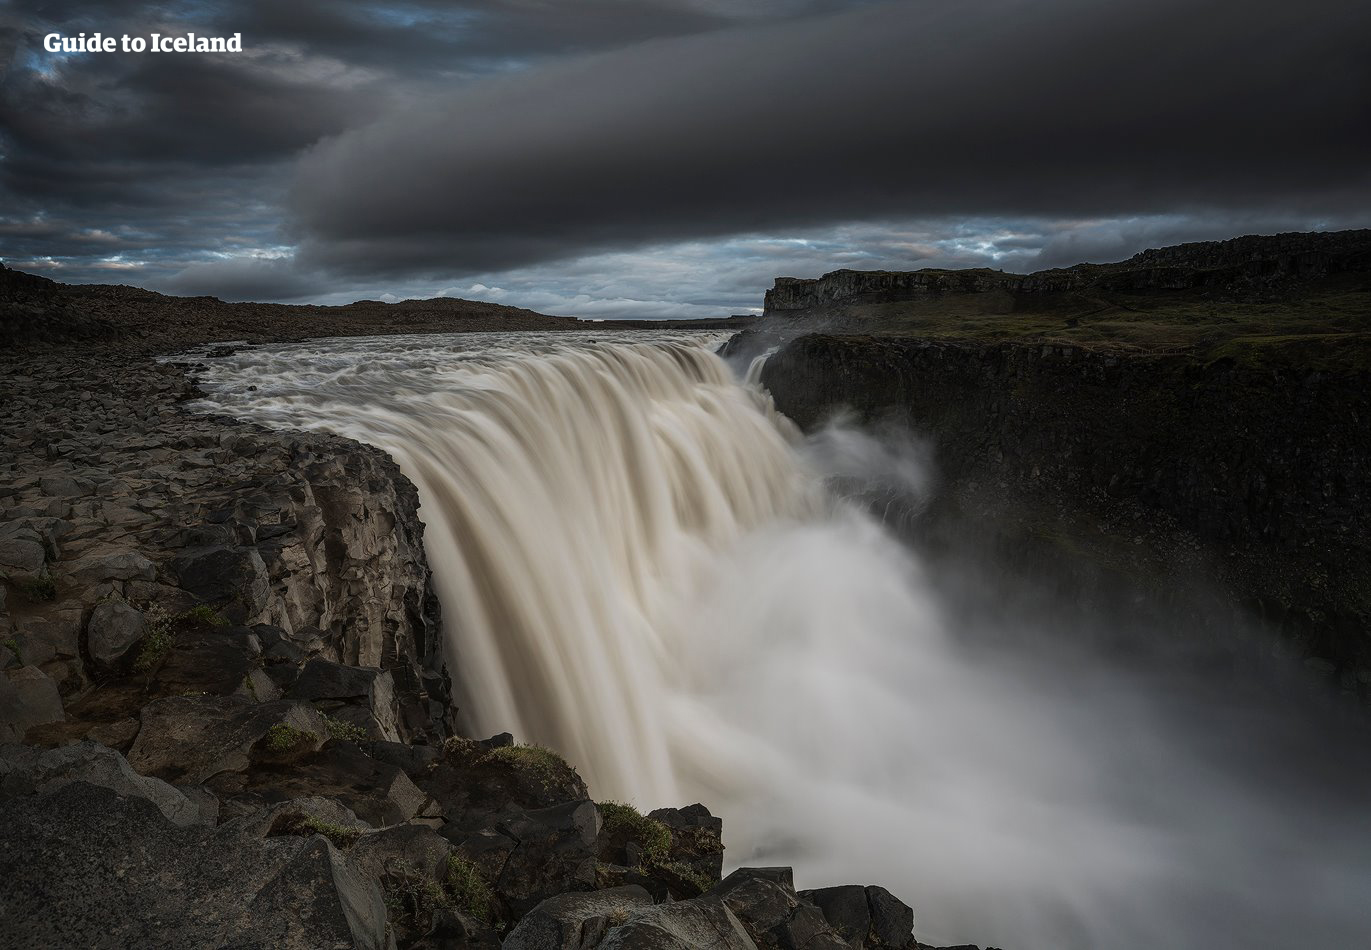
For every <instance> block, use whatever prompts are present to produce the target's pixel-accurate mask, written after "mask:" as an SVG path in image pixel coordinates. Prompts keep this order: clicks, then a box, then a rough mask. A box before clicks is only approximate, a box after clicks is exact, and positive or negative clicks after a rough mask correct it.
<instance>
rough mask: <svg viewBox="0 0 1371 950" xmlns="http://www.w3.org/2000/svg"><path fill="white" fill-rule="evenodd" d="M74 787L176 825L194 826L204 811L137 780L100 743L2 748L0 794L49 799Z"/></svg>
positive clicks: (154, 782)
mask: <svg viewBox="0 0 1371 950" xmlns="http://www.w3.org/2000/svg"><path fill="white" fill-rule="evenodd" d="M71 782H88V783H90V784H91V785H99V786H100V787H102V788H108V789H111V790H112V791H114V792H117V793H118V794H120V795H132V796H135V797H137V798H142V799H145V800H147V801H149V802H151V803H152V804H153V805H154V806H155V807H156V808H157V810H158V811H160V812H161V813H162V814H163V815H165V816H166V817H167V820H168V821H170V822H171V823H172V824H174V825H182V826H185V825H193V824H197V823H199V822H200V820H201V814H200V809H199V807H198V806H197V805H195V804H194V803H192V802H191V801H190V800H189V799H188V798H187V797H186V796H185V795H184V794H182V793H181V792H179V791H177V790H176V789H175V788H173V787H172V786H170V785H168V784H167V783H166V782H163V781H161V780H159V779H155V778H149V777H147V776H144V775H139V774H138V773H137V772H135V771H134V770H133V769H132V768H130V767H129V763H128V761H127V760H126V759H125V758H124V757H123V756H122V755H120V754H119V753H118V752H115V751H114V750H113V749H108V748H106V747H105V746H103V745H100V744H99V743H97V742H78V743H76V744H74V745H68V746H63V747H62V748H60V749H34V748H31V747H28V746H21V745H7V746H0V793H3V794H5V795H11V796H12V795H18V794H32V793H35V792H36V793H39V794H42V793H47V792H51V791H55V790H56V789H59V788H61V787H62V786H64V785H68V784H70V783H71Z"/></svg>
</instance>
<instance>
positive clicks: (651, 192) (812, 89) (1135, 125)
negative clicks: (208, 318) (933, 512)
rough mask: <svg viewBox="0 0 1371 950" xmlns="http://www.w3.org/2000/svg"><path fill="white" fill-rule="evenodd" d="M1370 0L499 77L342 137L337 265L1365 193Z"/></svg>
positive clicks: (1172, 4) (951, 1) (946, 32)
mask: <svg viewBox="0 0 1371 950" xmlns="http://www.w3.org/2000/svg"><path fill="white" fill-rule="evenodd" d="M1368 114H1371V7H1368V6H1367V5H1366V4H1359V3H1351V2H1337V0H1313V2H1309V3H1303V4H1298V5H1295V4H1273V3H1268V2H1257V3H1252V2H1232V0H1211V2H1205V3H1195V2H1193V0H1120V2H1111V3H1099V2H1096V0H1052V2H1034V3H1029V2H1023V0H981V2H975V3H970V2H966V0H926V2H909V3H896V4H886V5H881V6H875V7H869V8H860V9H856V10H851V11H847V12H844V13H841V14H838V15H834V16H830V17H818V18H809V19H801V20H797V21H793V22H785V23H781V24H779V25H775V26H746V27H734V28H732V29H727V30H718V31H714V32H710V33H706V34H703V35H696V36H688V37H684V38H676V39H670V40H663V41H657V42H652V43H645V44H638V45H635V46H632V47H629V48H626V49H623V50H619V51H613V52H608V53H603V54H598V55H594V56H589V57H582V58H580V59H576V60H570V61H562V62H557V63H553V64H550V65H547V66H545V67H544V68H541V69H538V70H536V71H529V72H528V73H526V74H522V75H516V76H511V77H504V78H499V79H492V80H487V81H485V82H483V83H481V84H479V85H476V86H471V87H468V88H465V89H463V90H460V91H458V92H457V93H456V94H454V95H451V96H448V97H446V98H444V99H442V100H440V101H438V102H435V103H430V104H428V105H427V106H424V107H419V108H415V109H412V110H408V111H405V112H403V113H401V114H398V115H394V116H390V117H387V118H385V119H382V120H381V121H379V122H377V123H376V124H374V125H371V126H369V127H365V128H361V129H356V130H353V131H350V132H347V133H345V134H343V135H342V136H341V137H339V138H337V139H335V140H331V141H329V142H326V143H325V144H323V145H322V146H320V147H318V148H317V149H316V150H315V151H314V152H312V153H311V154H309V155H308V156H307V157H306V158H305V159H304V161H303V162H302V165H301V168H300V175H299V178H298V181H297V184H296V188H295V191H294V197H293V209H294V211H295V214H296V216H297V224H298V228H299V234H300V236H301V238H302V242H303V243H302V253H303V255H304V256H305V257H306V258H307V259H308V260H309V261H310V262H312V263H315V264H319V263H322V264H328V265H331V266H335V267H340V268H345V269H348V270H350V271H367V272H372V273H394V274H401V273H426V272H427V273H432V272H436V271H441V270H445V271H447V272H471V271H477V270H484V269H496V268H501V267H509V266H515V265H522V264H526V263H530V262H534V261H539V260H549V259H555V258H557V257H561V256H566V255H570V254H577V253H583V252H584V251H585V250H586V249H587V248H593V247H601V248H612V247H623V246H630V245H633V244H637V243H642V242H661V241H667V240H672V239H681V238H689V237H692V236H702V235H723V234H729V233H737V232H745V231H757V230H761V229H766V228H781V227H787V226H797V225H804V224H815V223H820V222H836V221H845V220H860V219H862V218H869V217H873V216H879V217H883V218H886V219H889V218H893V217H897V216H901V215H904V216H915V215H917V216H924V217H932V216H939V215H948V216H951V215H968V216H969V215H982V216H985V215H1000V216H1013V215H1017V216H1031V215H1037V216H1044V215H1055V216H1059V217H1060V216H1067V215H1078V216H1099V215H1124V216H1135V215H1141V214H1147V213H1159V212H1173V211H1185V210H1196V209H1213V210H1214V211H1215V214H1216V217H1220V218H1221V217H1222V215H1223V214H1224V213H1225V211H1226V210H1227V209H1248V208H1252V207H1256V208H1262V209H1268V210H1275V211H1278V212H1281V213H1287V214H1303V215H1306V216H1319V215H1336V214H1342V213H1346V212H1347V211H1348V210H1349V209H1355V210H1356V211H1357V212H1365V210H1366V208H1367V205H1368V194H1369V193H1371V191H1369V189H1371V163H1368V161H1367V158H1368V154H1371V153H1369V152H1368V145H1371V132H1369V131H1368V129H1369V128H1371V126H1369V125H1368V123H1367V120H1366V116H1367V115H1368Z"/></svg>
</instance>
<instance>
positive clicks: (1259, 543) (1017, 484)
mask: <svg viewBox="0 0 1371 950" xmlns="http://www.w3.org/2000/svg"><path fill="white" fill-rule="evenodd" d="M762 383H763V385H765V386H766V387H767V388H768V389H769V390H770V391H771V393H772V395H773V397H774V398H775V400H776V404H777V406H778V408H780V409H781V410H782V411H783V412H785V413H786V414H787V415H789V416H790V417H791V418H792V419H794V420H795V421H796V422H797V423H799V424H800V425H801V426H803V427H805V428H813V427H815V426H817V425H818V424H820V423H821V422H822V421H823V420H824V419H825V417H827V416H828V415H830V414H832V413H834V412H836V411H838V410H840V409H844V408H846V409H850V410H852V411H855V412H856V413H857V414H858V415H859V416H860V417H861V418H862V419H863V420H865V421H867V422H878V421H893V422H895V423H898V424H900V425H902V426H907V427H908V428H909V429H911V430H913V431H914V432H916V433H920V434H924V435H927V436H930V437H931V438H932V439H933V441H934V442H935V444H936V457H937V461H938V464H939V466H940V468H941V470H942V472H943V474H944V476H945V479H946V482H947V485H948V488H949V490H950V491H951V492H952V493H954V494H956V495H958V496H960V497H961V498H962V499H963V500H964V501H966V502H967V503H968V504H969V505H971V506H972V507H976V508H979V509H980V510H982V511H985V512H994V517H996V518H999V519H1003V521H1002V524H1003V525H1008V524H1011V523H1014V522H1018V523H1020V524H1024V523H1029V522H1031V523H1032V525H1031V526H1030V527H1029V529H1028V530H1029V531H1030V532H1037V533H1040V534H1042V535H1043V536H1045V537H1050V538H1056V539H1058V540H1061V539H1064V538H1065V539H1069V541H1070V543H1071V544H1072V545H1073V546H1077V547H1079V546H1080V545H1082V544H1084V545H1086V546H1087V547H1088V546H1090V545H1092V544H1096V543H1097V542H1098V543H1100V544H1107V545H1110V546H1111V547H1113V548H1114V550H1112V551H1111V552H1110V556H1116V557H1119V558H1121V559H1122V560H1123V561H1125V562H1128V561H1132V562H1134V567H1138V568H1141V566H1142V565H1144V564H1147V563H1149V562H1150V563H1151V566H1152V568H1155V569H1160V570H1162V571H1163V572H1170V571H1181V572H1184V571H1188V570H1190V569H1191V568H1192V567H1194V566H1196V565H1199V566H1200V567H1201V568H1202V569H1203V570H1205V571H1208V572H1210V573H1211V574H1212V575H1213V577H1214V580H1215V581H1216V582H1217V583H1218V584H1220V585H1221V586H1223V587H1224V588H1226V589H1227V590H1228V591H1230V592H1231V594H1232V595H1233V596H1234V597H1235V598H1236V599H1237V601H1238V602H1240V603H1241V605H1242V606H1244V607H1245V608H1249V609H1250V610H1252V611H1254V612H1255V613H1256V614H1257V615H1258V616H1260V617H1262V618H1263V619H1264V620H1265V621H1266V622H1267V623H1269V624H1271V625H1273V626H1275V627H1277V628H1280V629H1281V630H1282V631H1283V632H1284V633H1285V635H1286V637H1287V639H1288V640H1289V641H1291V642H1294V643H1297V644H1299V645H1300V648H1301V649H1302V651H1303V652H1304V653H1305V654H1306V655H1307V656H1308V657H1310V658H1311V659H1312V660H1313V661H1314V664H1315V665H1317V666H1324V665H1325V664H1326V667H1327V669H1328V670H1329V671H1336V672H1337V673H1338V674H1339V675H1340V676H1341V681H1342V683H1343V685H1344V686H1345V687H1347V688H1356V689H1362V690H1364V689H1365V686H1366V680H1367V679H1368V677H1367V675H1366V671H1367V670H1368V669H1371V642H1369V641H1368V637H1367V631H1368V629H1369V624H1371V570H1369V569H1368V563H1371V562H1368V558H1367V554H1368V549H1369V548H1371V535H1368V523H1367V518H1366V506H1367V502H1368V497H1367V495H1368V488H1367V483H1366V478H1365V472H1366V471H1367V465H1368V462H1371V434H1369V433H1368V431H1367V429H1366V420H1367V418H1368V411H1371V395H1369V394H1371V378H1368V377H1367V375H1366V374H1353V375H1330V374H1328V373H1324V372H1320V371H1317V370H1304V371H1300V370H1286V371H1275V370H1270V369H1262V368H1255V367H1250V366H1245V365H1242V364H1238V363H1235V362H1233V361H1219V362H1216V363H1213V364H1209V365H1201V364H1197V363H1195V362H1193V361H1191V360H1189V359H1188V358H1187V357H1185V356H1184V355H1145V354H1138V353H1126V352H1124V353H1121V352H1110V351H1107V350H1099V349H1092V348H1086V347H1075V346H1064V345H1042V344H1039V345H1029V344H1019V343H994V344H980V343H950V342H935V341H920V340H912V339H899V338H881V337H859V336H841V337H840V336H831V335H820V334H811V335H806V336H802V337H799V338H798V339H795V340H793V341H792V342H790V343H789V344H788V345H786V346H784V347H783V348H782V349H781V350H780V352H779V353H777V354H776V355H775V356H773V357H772V358H771V359H770V361H769V362H768V363H767V364H766V366H765V368H764V370H763V372H762ZM1091 539H1094V540H1091ZM1120 546H1121V547H1122V550H1120V549H1119V548H1120Z"/></svg>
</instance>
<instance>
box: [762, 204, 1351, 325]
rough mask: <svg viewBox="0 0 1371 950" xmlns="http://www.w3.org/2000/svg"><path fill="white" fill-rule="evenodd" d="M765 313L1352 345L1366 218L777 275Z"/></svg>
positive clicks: (805, 318) (815, 320)
mask: <svg viewBox="0 0 1371 950" xmlns="http://www.w3.org/2000/svg"><path fill="white" fill-rule="evenodd" d="M766 316H767V317H769V318H774V320H776V321H781V322H786V323H791V322H798V323H801V324H813V325H815V326H822V327H823V328H825V329H830V330H835V331H838V332H860V333H864V334H878V335H900V336H920V337H928V338H936V339H1025V338H1027V339H1038V338H1041V339H1052V340H1060V341H1062V342H1075V343H1083V344H1091V343H1114V344H1119V345H1125V346H1141V347H1147V348H1154V349H1155V348H1163V349H1168V348H1193V347H1201V348H1206V347H1218V346H1222V345H1224V344H1234V345H1236V346H1238V347H1239V348H1242V347H1243V346H1245V345H1246V344H1245V343H1243V342H1242V341H1249V342H1256V343H1261V342H1278V341H1283V340H1286V339H1288V338H1290V337H1302V338H1311V340H1310V341H1311V342H1312V338H1315V337H1321V338H1330V339H1331V338H1337V339H1338V340H1339V341H1340V342H1346V343H1356V344H1365V343H1366V342H1367V340H1366V334H1367V333H1368V332H1371V230H1360V231H1337V232H1330V233H1309V234H1301V233H1292V234H1277V235H1271V236H1249V237H1240V238H1234V239H1233V240H1230V241H1206V242H1202V243H1195V244H1180V245H1176V246H1174V247H1166V248H1158V249H1154V250H1147V251H1143V252H1142V253H1140V254H1136V255H1134V256H1133V257H1131V258H1129V259H1128V260H1126V261H1120V262H1118V263H1115V264H1077V265H1075V266H1074V267H1066V268H1055V269H1052V270H1044V271H1039V272H1037V273H1034V274H1027V275H1022V274H1007V273H1004V272H1003V271H996V270H989V269H985V268H977V269H968V270H938V269H927V270H917V271H906V272H895V271H852V270H840V271H834V272H832V273H830V274H825V275H824V276H822V277H819V278H816V279H812V280H806V279H798V278H793V277H780V278H777V279H776V285H775V287H773V288H772V289H771V290H770V291H768V292H767V295H766Z"/></svg>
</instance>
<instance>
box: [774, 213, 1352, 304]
mask: <svg viewBox="0 0 1371 950" xmlns="http://www.w3.org/2000/svg"><path fill="white" fill-rule="evenodd" d="M1368 269H1371V231H1338V232H1333V233H1328V234H1277V235H1271V236H1250V237H1241V238H1234V239H1233V240H1231V241H1209V242H1203V243H1197V244H1181V245H1177V246H1175V247H1167V248H1160V249H1154V250H1147V251H1143V252H1142V253H1140V254H1137V255H1135V256H1133V257H1131V258H1129V259H1128V260H1126V261H1122V262H1120V263H1117V264H1077V265H1076V266H1074V267H1067V268H1056V269H1053V270H1045V271H1039V272H1037V273H1034V274H1028V275H1020V274H1006V273H1004V272H1003V271H995V270H988V269H985V268H977V269H971V270H935V269H927V270H917V271H854V270H839V271H833V272H832V273H829V274H825V275H824V276H822V277H819V278H817V279H813V280H807V279H800V278H795V277H778V278H776V285H775V286H774V287H773V288H772V289H771V290H769V291H767V294H766V315H767V316H777V315H783V316H793V315H795V314H798V313H806V312H807V313H832V312H834V311H840V310H842V308H844V307H845V306H848V305H851V304H854V303H857V302H862V301H872V300H875V301H881V302H890V301H899V300H917V299H920V298H928V297H933V296H939V295H949V294H950V295H956V294H987V293H992V292H995V291H1001V292H1005V293H1009V294H1012V295H1025V296H1029V297H1032V296H1034V295H1039V294H1060V293H1088V292H1092V291H1094V292H1110V293H1149V292H1158V291H1186V290H1198V291H1205V290H1212V291H1217V292H1220V293H1224V294H1232V295H1238V296H1244V295H1253V294H1256V295H1260V294H1262V293H1265V292H1272V291H1275V290H1278V289H1280V288H1281V287H1283V286H1285V285H1288V284H1290V283H1292V282H1299V281H1304V280H1311V279H1317V278H1323V277H1329V276H1332V275H1336V274H1341V273H1345V272H1349V271H1366V270H1368Z"/></svg>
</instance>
